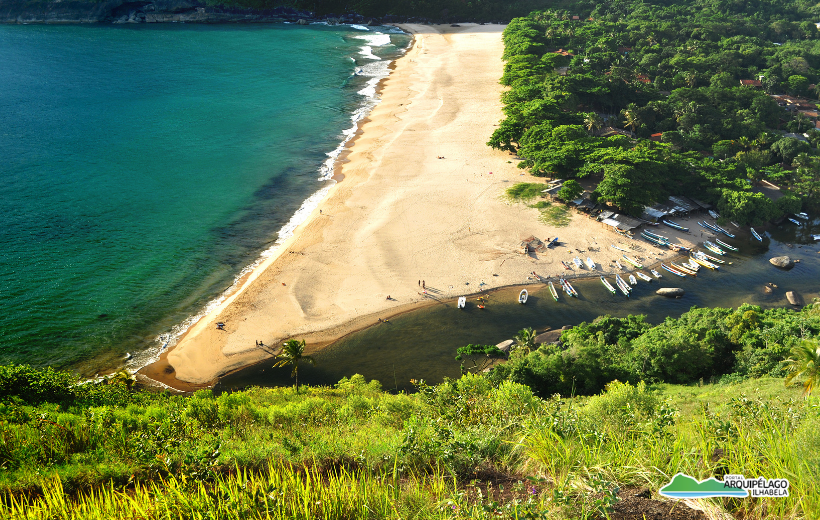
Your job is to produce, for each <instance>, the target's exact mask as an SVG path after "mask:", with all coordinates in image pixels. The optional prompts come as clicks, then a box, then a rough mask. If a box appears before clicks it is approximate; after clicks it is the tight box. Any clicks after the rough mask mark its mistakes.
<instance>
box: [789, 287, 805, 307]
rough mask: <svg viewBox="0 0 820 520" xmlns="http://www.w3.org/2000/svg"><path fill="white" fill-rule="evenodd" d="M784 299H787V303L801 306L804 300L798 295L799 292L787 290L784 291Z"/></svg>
mask: <svg viewBox="0 0 820 520" xmlns="http://www.w3.org/2000/svg"><path fill="white" fill-rule="evenodd" d="M786 299H787V300H789V303H791V304H792V305H797V306H800V307H802V306H803V305H804V303H805V302H803V297H802V296H800V293H799V292H797V291H789V292H787V293H786Z"/></svg>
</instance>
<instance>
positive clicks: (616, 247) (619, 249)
mask: <svg viewBox="0 0 820 520" xmlns="http://www.w3.org/2000/svg"><path fill="white" fill-rule="evenodd" d="M609 247H611V248H612V249H617V250H618V251H623V252H624V253H628V252H629V251H627V250H626V249H621V248H620V247H618V246H616V245H614V244H612V245H610V246H609Z"/></svg>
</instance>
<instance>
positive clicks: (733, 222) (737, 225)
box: [729, 220, 740, 229]
mask: <svg viewBox="0 0 820 520" xmlns="http://www.w3.org/2000/svg"><path fill="white" fill-rule="evenodd" d="M729 223H730V224H731V225H733V226H735V227H736V228H738V229H740V224H738V223H737V222H735V221H734V220H730V221H729Z"/></svg>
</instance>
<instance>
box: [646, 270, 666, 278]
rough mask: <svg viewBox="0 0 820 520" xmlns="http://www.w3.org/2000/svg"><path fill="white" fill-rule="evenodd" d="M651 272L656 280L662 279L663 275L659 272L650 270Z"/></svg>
mask: <svg viewBox="0 0 820 520" xmlns="http://www.w3.org/2000/svg"><path fill="white" fill-rule="evenodd" d="M649 272H650V273H652V276H654V277H655V278H660V277H661V276H663V275H662V274H661V273H659V272H657V271H656V270H654V269H650V270H649Z"/></svg>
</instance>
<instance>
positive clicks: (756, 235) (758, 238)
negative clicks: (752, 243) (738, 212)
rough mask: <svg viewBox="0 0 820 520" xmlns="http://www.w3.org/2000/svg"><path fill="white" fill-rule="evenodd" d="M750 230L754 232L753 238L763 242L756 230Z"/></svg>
mask: <svg viewBox="0 0 820 520" xmlns="http://www.w3.org/2000/svg"><path fill="white" fill-rule="evenodd" d="M749 229H751V230H752V236H753V237H755V238H756V239H757V240H758V241H759V242H763V239H762V238H760V235H758V234H757V231H755V228H749Z"/></svg>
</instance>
